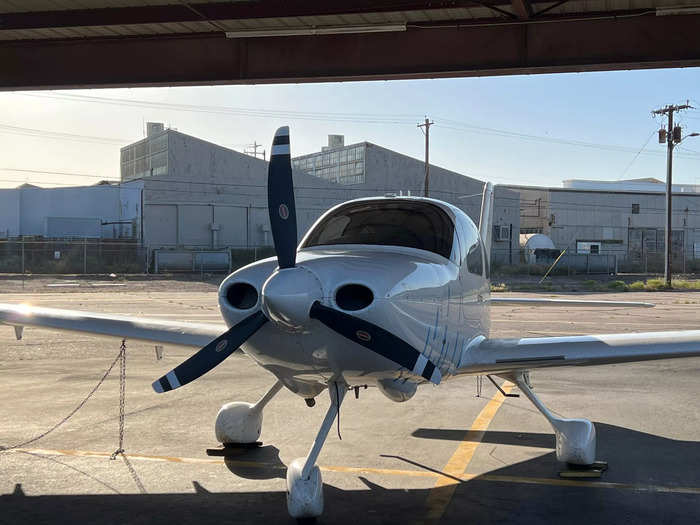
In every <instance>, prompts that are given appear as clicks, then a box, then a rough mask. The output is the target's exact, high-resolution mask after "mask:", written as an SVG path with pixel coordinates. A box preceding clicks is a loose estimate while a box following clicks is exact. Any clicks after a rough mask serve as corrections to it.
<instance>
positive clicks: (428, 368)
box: [309, 301, 442, 385]
mask: <svg viewBox="0 0 700 525" xmlns="http://www.w3.org/2000/svg"><path fill="white" fill-rule="evenodd" d="M309 317H311V318H313V319H318V320H319V321H321V322H322V323H323V324H325V325H326V326H327V327H328V328H330V329H331V330H333V331H335V332H337V333H339V334H340V335H342V336H344V337H347V338H348V339H350V340H351V341H353V342H354V343H357V344H359V345H362V346H364V347H365V348H368V349H370V350H372V351H373V352H376V353H377V354H379V355H381V356H383V357H386V358H387V359H389V360H390V361H393V362H394V363H396V364H398V365H401V366H402V367H404V368H407V369H409V370H410V371H411V372H413V373H414V374H417V375H419V376H422V377H424V378H425V379H427V380H428V381H430V382H432V383H435V384H436V385H437V384H439V383H440V379H442V375H441V374H440V370H439V369H438V368H437V367H436V366H435V365H434V364H433V363H432V362H431V361H429V360H428V359H427V358H426V357H425V356H424V355H423V354H421V353H420V352H419V351H418V350H416V349H415V348H413V347H412V346H411V345H409V344H408V343H407V342H406V341H404V340H403V339H400V338H398V337H396V336H395V335H393V334H391V333H389V332H387V331H386V330H384V329H383V328H381V327H379V326H377V325H375V324H372V323H370V322H367V321H364V320H362V319H359V318H357V317H354V316H352V315H348V314H346V313H344V312H341V311H339V310H336V309H335V308H329V307H328V306H324V305H322V304H321V303H319V302H318V301H316V302H315V303H314V304H313V305H312V306H311V310H310V311H309Z"/></svg>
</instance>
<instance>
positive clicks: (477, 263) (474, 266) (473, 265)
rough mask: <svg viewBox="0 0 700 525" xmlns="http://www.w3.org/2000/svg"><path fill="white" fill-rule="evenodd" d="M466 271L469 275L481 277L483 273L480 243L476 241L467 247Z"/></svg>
mask: <svg viewBox="0 0 700 525" xmlns="http://www.w3.org/2000/svg"><path fill="white" fill-rule="evenodd" d="M467 269H468V270H469V273H473V274H476V275H483V273H484V257H483V255H482V250H481V243H480V242H479V241H478V240H477V241H476V242H475V243H474V244H472V245H471V246H470V247H469V252H468V253H467Z"/></svg>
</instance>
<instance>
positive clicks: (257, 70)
mask: <svg viewBox="0 0 700 525" xmlns="http://www.w3.org/2000/svg"><path fill="white" fill-rule="evenodd" d="M537 20H539V19H536V20H532V21H513V22H512V23H503V21H502V20H501V21H500V23H499V24H494V25H482V26H478V27H474V26H473V22H469V21H465V22H464V24H463V25H462V26H459V25H451V26H445V27H440V28H427V27H416V26H410V27H409V30H408V31H406V32H396V33H373V34H344V35H324V36H299V37H267V38H246V39H226V38H224V36H223V35H222V34H219V33H208V34H197V35H182V36H163V35H159V36H153V37H127V38H105V39H71V40H64V41H39V40H37V41H23V42H2V43H0V71H2V75H0V89H5V90H9V89H41V88H75V87H106V86H139V85H178V84H179V85H186V84H251V83H263V82H264V83H274V82H313V81H334V80H368V79H392V78H427V77H450V76H477V75H499V74H522V73H549V72H571V71H593V70H612V69H631V68H652V67H680V66H697V65H700V31H698V27H700V15H686V16H664V17H656V16H653V15H640V16H633V17H627V18H619V17H618V18H611V19H590V20H580V21H567V22H564V21H556V22H550V23H536V21H537Z"/></svg>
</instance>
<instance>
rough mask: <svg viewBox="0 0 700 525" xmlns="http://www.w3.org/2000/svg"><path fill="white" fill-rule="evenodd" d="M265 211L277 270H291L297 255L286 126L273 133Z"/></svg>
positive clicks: (292, 189)
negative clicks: (273, 245) (268, 220)
mask: <svg viewBox="0 0 700 525" xmlns="http://www.w3.org/2000/svg"><path fill="white" fill-rule="evenodd" d="M267 208H268V212H269V214H270V226H271V227H272V238H273V240H274V242H275V252H276V253H277V262H278V264H279V267H280V268H292V267H294V264H295V262H296V256H297V212H296V206H295V204H294V182H293V181H292V163H291V156H290V152H289V127H288V126H283V127H281V128H279V129H278V130H277V131H276V132H275V138H274V140H273V141H272V154H271V155H270V167H269V169H268V172H267Z"/></svg>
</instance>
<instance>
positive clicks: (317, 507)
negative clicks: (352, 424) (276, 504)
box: [287, 383, 348, 519]
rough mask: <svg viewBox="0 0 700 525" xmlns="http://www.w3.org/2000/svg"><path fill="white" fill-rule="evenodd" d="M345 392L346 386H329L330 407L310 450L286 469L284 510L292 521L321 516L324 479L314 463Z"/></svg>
mask: <svg viewBox="0 0 700 525" xmlns="http://www.w3.org/2000/svg"><path fill="white" fill-rule="evenodd" d="M347 390H348V386H347V385H346V384H345V383H329V384H328V393H329V394H330V396H331V405H330V406H329V407H328V411H327V412H326V417H325V418H324V419H323V423H322V424H321V428H320V429H319V431H318V434H317V435H316V439H315V440H314V443H313V445H312V446H311V450H310V451H309V454H308V455H307V456H306V457H305V458H297V459H295V460H294V461H292V462H291V463H290V464H289V467H288V468H287V510H288V511H289V515H290V516H291V517H292V518H297V519H299V518H316V517H318V516H320V515H321V513H322V512H323V479H322V478H321V470H320V469H319V468H318V466H317V465H316V460H317V459H318V455H319V454H320V453H321V449H322V448H323V444H324V443H325V441H326V437H327V436H328V432H329V431H330V429H331V426H332V425H333V421H334V420H335V418H336V416H337V415H338V410H339V409H340V404H341V403H342V402H343V398H344V397H345V393H346V392H347Z"/></svg>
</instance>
